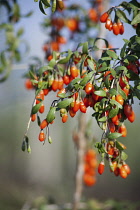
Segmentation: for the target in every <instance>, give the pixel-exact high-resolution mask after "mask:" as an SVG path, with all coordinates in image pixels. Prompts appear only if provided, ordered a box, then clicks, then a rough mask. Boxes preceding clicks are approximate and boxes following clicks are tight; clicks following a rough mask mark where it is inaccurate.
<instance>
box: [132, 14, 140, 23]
mask: <svg viewBox="0 0 140 210" xmlns="http://www.w3.org/2000/svg"><path fill="white" fill-rule="evenodd" d="M137 23H140V12H139V13H138V14H137V15H136V16H135V18H134V19H133V20H132V22H131V25H135V24H137Z"/></svg>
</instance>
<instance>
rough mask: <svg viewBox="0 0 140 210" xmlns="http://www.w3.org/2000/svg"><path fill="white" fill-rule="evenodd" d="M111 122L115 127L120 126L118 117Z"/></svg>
mask: <svg viewBox="0 0 140 210" xmlns="http://www.w3.org/2000/svg"><path fill="white" fill-rule="evenodd" d="M111 120H112V122H113V123H114V124H115V125H119V119H118V115H115V116H114V117H112V118H111Z"/></svg>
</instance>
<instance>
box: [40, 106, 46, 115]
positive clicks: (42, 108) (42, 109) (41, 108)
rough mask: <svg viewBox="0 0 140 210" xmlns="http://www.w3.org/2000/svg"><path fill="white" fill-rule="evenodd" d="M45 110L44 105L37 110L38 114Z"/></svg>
mask: <svg viewBox="0 0 140 210" xmlns="http://www.w3.org/2000/svg"><path fill="white" fill-rule="evenodd" d="M44 110H45V106H44V104H42V105H41V107H40V109H39V112H40V113H41V114H42V113H43V112H44Z"/></svg>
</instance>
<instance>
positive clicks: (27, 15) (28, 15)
mask: <svg viewBox="0 0 140 210" xmlns="http://www.w3.org/2000/svg"><path fill="white" fill-rule="evenodd" d="M32 14H33V11H30V12H28V13H27V14H26V15H22V17H30V16H31V15H32Z"/></svg>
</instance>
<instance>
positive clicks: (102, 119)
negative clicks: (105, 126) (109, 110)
mask: <svg viewBox="0 0 140 210" xmlns="http://www.w3.org/2000/svg"><path fill="white" fill-rule="evenodd" d="M106 120H107V117H105V116H104V117H101V118H99V119H98V122H106Z"/></svg>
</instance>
